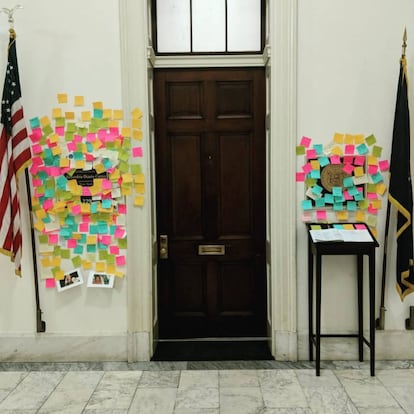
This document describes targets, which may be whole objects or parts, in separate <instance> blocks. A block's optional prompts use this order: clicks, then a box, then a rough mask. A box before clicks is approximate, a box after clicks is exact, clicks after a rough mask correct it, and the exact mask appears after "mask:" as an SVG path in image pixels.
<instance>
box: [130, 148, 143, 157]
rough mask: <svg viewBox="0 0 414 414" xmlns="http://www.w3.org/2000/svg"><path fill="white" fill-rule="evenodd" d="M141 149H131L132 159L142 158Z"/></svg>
mask: <svg viewBox="0 0 414 414" xmlns="http://www.w3.org/2000/svg"><path fill="white" fill-rule="evenodd" d="M142 154H143V152H142V147H134V148H132V155H133V156H134V157H142Z"/></svg>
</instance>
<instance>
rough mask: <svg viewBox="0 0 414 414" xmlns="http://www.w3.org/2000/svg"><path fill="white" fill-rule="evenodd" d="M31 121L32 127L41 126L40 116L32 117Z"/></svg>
mask: <svg viewBox="0 0 414 414" xmlns="http://www.w3.org/2000/svg"><path fill="white" fill-rule="evenodd" d="M29 122H30V128H31V129H34V128H39V127H40V119H39V118H38V117H36V118H32V119H31V120H30V121H29Z"/></svg>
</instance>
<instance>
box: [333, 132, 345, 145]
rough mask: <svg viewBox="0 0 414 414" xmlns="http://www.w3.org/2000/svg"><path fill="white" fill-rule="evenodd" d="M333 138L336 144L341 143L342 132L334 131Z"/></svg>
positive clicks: (342, 141)
mask: <svg viewBox="0 0 414 414" xmlns="http://www.w3.org/2000/svg"><path fill="white" fill-rule="evenodd" d="M333 140H334V142H335V143H337V144H343V143H344V134H340V133H338V132H336V133H335V134H334V137H333Z"/></svg>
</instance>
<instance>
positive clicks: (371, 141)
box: [365, 134, 377, 146]
mask: <svg viewBox="0 0 414 414" xmlns="http://www.w3.org/2000/svg"><path fill="white" fill-rule="evenodd" d="M365 142H366V143H367V144H368V145H369V146H371V145H374V144H375V143H376V142H377V139H376V138H375V135H373V134H371V135H369V136H368V137H366V138H365Z"/></svg>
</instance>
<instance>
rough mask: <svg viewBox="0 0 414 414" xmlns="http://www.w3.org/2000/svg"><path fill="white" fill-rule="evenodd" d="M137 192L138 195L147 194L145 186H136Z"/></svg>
mask: <svg viewBox="0 0 414 414" xmlns="http://www.w3.org/2000/svg"><path fill="white" fill-rule="evenodd" d="M135 192H136V193H137V194H145V184H135Z"/></svg>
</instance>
